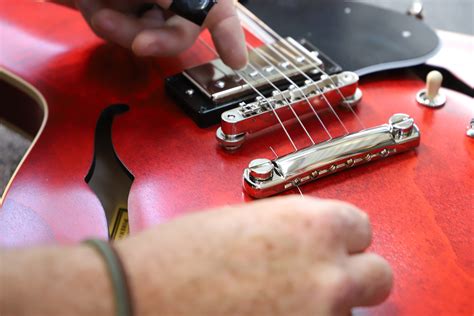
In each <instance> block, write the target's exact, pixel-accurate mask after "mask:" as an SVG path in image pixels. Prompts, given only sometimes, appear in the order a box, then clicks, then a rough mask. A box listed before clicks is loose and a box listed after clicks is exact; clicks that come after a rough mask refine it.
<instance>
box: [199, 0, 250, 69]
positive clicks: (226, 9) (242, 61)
mask: <svg viewBox="0 0 474 316" xmlns="http://www.w3.org/2000/svg"><path fill="white" fill-rule="evenodd" d="M205 26H207V28H208V29H209V31H210V32H211V35H212V40H213V41H214V44H215V46H216V49H217V52H218V53H219V56H220V57H221V59H222V61H224V63H225V64H227V65H228V66H230V67H231V68H234V69H241V68H244V67H245V66H246V65H247V62H248V55H247V47H246V42H245V35H244V31H243V29H242V26H241V24H240V20H239V18H238V16H237V12H236V9H235V6H234V2H233V1H232V0H228V1H221V2H218V4H217V5H215V6H214V8H213V9H212V10H211V12H210V13H209V16H208V18H207V19H206V23H205Z"/></svg>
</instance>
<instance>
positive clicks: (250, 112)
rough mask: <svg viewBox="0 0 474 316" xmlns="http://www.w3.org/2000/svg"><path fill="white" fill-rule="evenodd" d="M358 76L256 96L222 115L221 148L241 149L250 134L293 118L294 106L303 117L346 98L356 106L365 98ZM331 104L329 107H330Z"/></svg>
mask: <svg viewBox="0 0 474 316" xmlns="http://www.w3.org/2000/svg"><path fill="white" fill-rule="evenodd" d="M358 82H359V77H358V76H357V74H355V73H353V72H343V73H340V74H337V75H333V76H330V77H328V76H323V77H322V79H321V80H319V81H316V82H314V81H311V80H309V81H306V82H305V84H304V85H303V86H301V87H296V86H290V88H289V89H288V90H285V91H277V90H274V91H273V95H272V97H269V98H262V97H257V99H256V101H254V102H250V103H246V102H241V103H240V104H239V107H238V108H235V109H232V110H229V111H226V112H224V113H222V116H221V117H222V120H221V126H220V128H219V129H218V130H217V132H216V137H217V140H218V142H219V143H220V145H221V146H223V147H224V148H225V149H227V150H235V149H237V148H239V147H240V146H241V145H242V144H243V142H244V140H245V137H246V135H247V134H251V133H255V132H258V131H260V130H263V129H265V128H268V127H271V126H273V125H276V124H278V120H277V119H276V117H275V116H276V115H278V118H279V119H280V121H282V122H285V121H288V120H291V119H294V115H293V113H292V112H291V111H289V110H288V107H290V106H291V107H292V109H293V110H297V111H298V113H300V114H301V115H304V114H306V113H310V112H313V111H314V112H319V111H321V110H324V109H328V108H329V106H336V105H339V104H340V103H341V102H342V101H343V100H344V99H345V101H347V102H349V100H350V103H349V104H347V105H348V106H353V105H355V104H356V103H357V102H358V101H359V100H360V99H361V97H362V92H360V90H359V89H358V88H357V86H358ZM328 103H329V104H328Z"/></svg>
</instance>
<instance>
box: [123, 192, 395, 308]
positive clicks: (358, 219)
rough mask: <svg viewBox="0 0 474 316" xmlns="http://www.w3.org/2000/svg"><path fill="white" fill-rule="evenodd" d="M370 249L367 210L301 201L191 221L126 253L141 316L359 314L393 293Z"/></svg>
mask: <svg viewBox="0 0 474 316" xmlns="http://www.w3.org/2000/svg"><path fill="white" fill-rule="evenodd" d="M370 242H371V228H370V224H369V220H368V217H367V215H366V214H365V213H363V212H362V211H360V210H358V209H356V208H355V207H353V206H351V205H349V204H346V203H343V202H337V201H328V200H314V199H311V198H305V199H300V198H294V197H292V198H284V199H270V200H265V201H259V202H255V203H251V204H247V205H244V206H235V207H227V208H224V209H219V210H215V211H209V212H201V213H196V214H193V215H190V216H185V217H182V218H179V219H177V220H174V221H171V222H169V223H165V224H163V225H161V226H159V227H157V228H155V229H151V230H149V231H147V232H144V233H141V234H139V235H136V236H134V237H131V238H129V239H127V240H124V241H122V242H119V243H117V244H116V247H117V250H118V251H119V253H120V255H121V257H122V259H123V261H124V264H125V268H126V270H127V272H128V274H129V277H130V281H131V288H132V293H133V298H134V302H135V307H136V312H137V315H147V314H149V315H193V316H194V315H206V316H213V315H216V316H218V315H219V316H220V315H258V316H265V315H271V316H277V315H285V316H287V315H292V316H298V315H349V314H350V310H351V308H353V307H356V306H370V305H375V304H378V303H381V302H382V301H383V300H384V299H385V298H386V297H387V296H388V294H389V292H390V289H391V286H392V272H391V269H390V267H389V265H388V264H387V262H386V261H385V260H384V259H382V258H381V257H379V256H377V255H375V254H371V253H364V252H363V251H364V250H365V249H366V248H367V247H368V246H369V244H370Z"/></svg>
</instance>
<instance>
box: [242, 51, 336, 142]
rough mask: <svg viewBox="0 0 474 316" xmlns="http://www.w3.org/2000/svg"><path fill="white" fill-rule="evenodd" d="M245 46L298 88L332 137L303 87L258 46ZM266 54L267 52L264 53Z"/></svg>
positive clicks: (330, 136)
mask: <svg viewBox="0 0 474 316" xmlns="http://www.w3.org/2000/svg"><path fill="white" fill-rule="evenodd" d="M247 47H248V48H249V49H250V50H251V51H252V52H254V53H255V54H257V55H258V56H259V57H260V58H261V59H263V60H264V61H265V62H266V63H267V65H269V66H271V67H273V68H274V69H275V70H276V71H277V72H278V73H280V75H281V76H282V77H284V78H285V80H286V81H288V82H289V83H290V84H291V85H292V86H294V87H295V88H296V89H298V90H299V91H300V92H301V94H302V95H303V97H304V99H305V101H306V103H308V106H309V107H310V109H311V110H312V111H313V113H314V114H315V115H316V118H317V119H318V120H319V122H320V123H321V125H322V127H323V128H324V131H325V132H326V133H327V134H328V136H329V138H330V139H332V135H331V133H330V132H329V130H328V129H327V128H326V126H325V125H324V123H323V122H322V120H321V118H320V117H319V115H318V113H317V112H316V110H315V109H314V107H313V105H312V104H311V102H310V101H309V99H308V97H307V96H306V94H305V93H304V91H303V89H301V87H300V86H298V85H297V84H296V83H295V82H294V81H293V80H292V79H291V78H289V77H288V76H287V75H286V74H285V73H284V72H282V71H281V70H280V69H279V68H278V66H277V65H276V64H274V63H272V62H271V61H270V60H269V59H268V58H266V57H265V56H264V54H266V53H265V52H264V51H261V53H260V52H259V49H258V48H255V47H253V46H252V45H250V44H247ZM266 55H267V56H268V54H266ZM268 57H269V58H271V56H268ZM285 61H286V62H288V63H291V62H290V61H288V60H285ZM295 115H296V116H297V114H296V113H295ZM305 130H306V129H305ZM314 144H315V143H314V141H313V145H314Z"/></svg>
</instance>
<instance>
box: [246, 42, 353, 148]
mask: <svg viewBox="0 0 474 316" xmlns="http://www.w3.org/2000/svg"><path fill="white" fill-rule="evenodd" d="M247 46H248V47H249V48H250V49H251V50H252V51H253V52H255V53H256V54H258V55H259V56H260V57H261V58H262V59H264V60H265V61H266V62H267V63H268V64H269V65H271V66H272V67H274V68H275V69H276V70H277V71H278V72H279V73H280V74H282V75H283V76H284V77H285V78H286V80H287V81H289V82H290V83H291V84H292V85H294V86H295V87H296V88H297V89H298V90H299V91H300V92H301V93H302V94H303V96H304V98H305V99H306V102H308V104H309V105H310V107H311V109H312V110H313V113H314V114H315V115H316V118H317V119H318V121H319V123H321V126H322V127H323V128H324V131H325V132H326V134H328V136H329V140H332V139H333V137H332V135H331V133H330V132H329V130H328V129H327V127H326V125H325V124H324V123H323V121H322V120H321V117H320V116H319V114H318V113H317V112H316V110H315V109H314V107H313V106H312V104H311V102H309V100H308V97H307V96H306V95H305V93H304V92H303V90H302V89H301V88H300V87H299V86H298V85H297V84H296V83H295V82H294V81H293V80H291V79H290V78H289V77H288V76H286V75H285V74H284V73H283V72H282V71H281V70H279V69H278V66H277V65H275V64H273V63H271V62H269V61H268V59H267V58H265V57H263V56H262V55H261V54H265V55H268V54H267V53H266V52H264V51H262V52H261V54H260V53H259V52H258V51H259V49H258V48H255V47H253V46H252V45H250V44H247ZM267 47H268V48H270V49H271V50H272V51H273V52H274V53H275V54H277V55H278V56H280V57H281V58H282V59H283V60H284V61H285V62H287V63H288V64H289V65H291V66H292V67H293V68H294V69H295V70H296V71H298V72H299V73H300V74H302V75H303V76H304V77H306V78H307V79H308V80H310V81H311V84H312V85H313V86H314V87H316V89H317V90H318V91H319V93H320V94H321V96H322V98H323V99H324V100H325V102H326V104H327V105H328V106H329V108H330V109H331V111H332V112H333V113H334V115H335V116H336V118H337V120H338V121H339V123H341V125H342V127H343V128H344V130H345V131H346V135H347V134H349V131H348V130H347V128H346V126H345V125H344V123H343V122H342V120H341V119H340V118H339V116H338V115H337V113H336V111H335V110H334V108H333V106H332V105H331V102H330V101H329V99H328V98H327V97H326V95H325V94H324V92H323V90H322V89H321V88H320V87H319V86H318V85H317V84H316V82H315V81H314V80H313V79H312V78H311V77H309V76H308V75H306V73H305V72H304V71H302V70H301V69H300V68H299V67H298V66H296V65H295V64H294V63H293V62H291V61H290V60H288V59H287V58H286V57H285V56H284V55H283V54H281V53H280V52H278V50H277V49H275V48H274V47H272V45H267ZM269 58H271V57H270V56H269Z"/></svg>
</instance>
